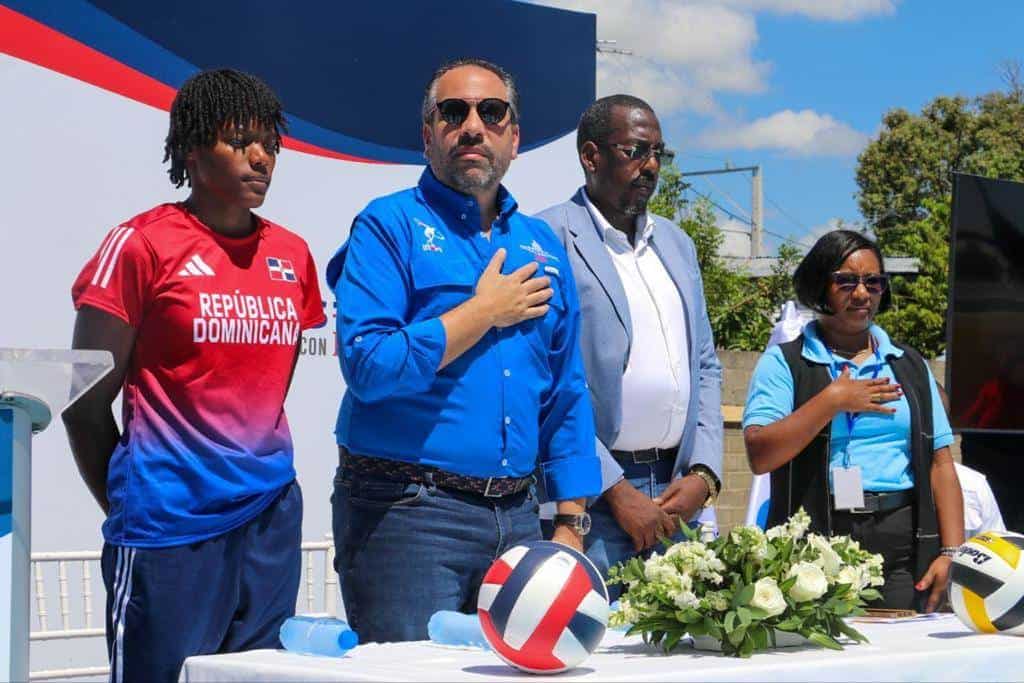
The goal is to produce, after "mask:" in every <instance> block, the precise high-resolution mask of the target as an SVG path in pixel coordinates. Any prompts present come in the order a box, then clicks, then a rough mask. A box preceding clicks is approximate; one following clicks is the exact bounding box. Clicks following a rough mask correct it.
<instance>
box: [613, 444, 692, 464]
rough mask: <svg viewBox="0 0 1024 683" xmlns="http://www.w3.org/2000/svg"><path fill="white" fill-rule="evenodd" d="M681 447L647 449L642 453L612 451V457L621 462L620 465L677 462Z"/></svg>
mask: <svg viewBox="0 0 1024 683" xmlns="http://www.w3.org/2000/svg"><path fill="white" fill-rule="evenodd" d="M678 452H679V447H678V446H676V447H675V448H645V449H644V450H642V451H612V457H613V458H615V459H616V460H618V461H619V464H634V465H645V464H649V463H652V462H658V461H659V460H667V459H671V460H675V459H676V453H678Z"/></svg>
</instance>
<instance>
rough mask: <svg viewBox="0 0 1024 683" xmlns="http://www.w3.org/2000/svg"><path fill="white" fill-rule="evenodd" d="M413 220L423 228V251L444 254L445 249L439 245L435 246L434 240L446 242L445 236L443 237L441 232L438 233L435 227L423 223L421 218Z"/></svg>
mask: <svg viewBox="0 0 1024 683" xmlns="http://www.w3.org/2000/svg"><path fill="white" fill-rule="evenodd" d="M413 220H414V221H415V222H416V225H418V226H420V227H421V228H423V238H424V242H423V245H422V246H423V251H434V252H437V253H439V254H440V253H443V252H444V249H442V248H441V247H440V246H439V245H437V244H434V240H442V241H443V240H444V235H442V234H441V233H440V232H438V231H437V228H435V227H434V226H433V225H427V224H426V223H424V222H423V221H421V220H420V219H419V218H413Z"/></svg>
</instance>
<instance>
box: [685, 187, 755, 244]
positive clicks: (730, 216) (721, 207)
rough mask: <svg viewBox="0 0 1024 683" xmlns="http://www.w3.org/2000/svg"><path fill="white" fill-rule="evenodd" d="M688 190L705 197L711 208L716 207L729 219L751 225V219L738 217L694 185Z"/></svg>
mask: <svg viewBox="0 0 1024 683" xmlns="http://www.w3.org/2000/svg"><path fill="white" fill-rule="evenodd" d="M688 189H689V190H690V191H691V192H693V193H694V194H695V195H697V196H698V197H703V198H704V199H705V200H707V202H708V203H709V204H711V206H713V207H715V208H716V209H718V210H719V211H721V212H722V213H724V214H725V215H726V216H728V217H729V218H731V219H733V220H736V221H739V222H740V223H745V224H747V225H750V219H749V218H744V217H743V216H737V215H736V214H734V213H733V212H732V211H730V210H729V209H727V208H725V207H724V206H722V205H721V204H719V203H718V202H716V201H715V200H714V199H712V198H711V195H709V194H704V193H703V192H701V191H700V190H697V189H695V188H694V187H693V186H692V185H691V186H690V187H689V188H688ZM744 234H745V235H749V234H750V233H749V232H745V233H744Z"/></svg>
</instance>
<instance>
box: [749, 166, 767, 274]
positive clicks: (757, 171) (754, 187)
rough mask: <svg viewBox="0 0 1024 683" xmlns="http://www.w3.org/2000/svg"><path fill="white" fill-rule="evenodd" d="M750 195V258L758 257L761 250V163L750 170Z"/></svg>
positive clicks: (762, 205)
mask: <svg viewBox="0 0 1024 683" xmlns="http://www.w3.org/2000/svg"><path fill="white" fill-rule="evenodd" d="M751 176H752V177H751V184H750V186H751V197H750V258H758V257H759V256H761V252H762V251H763V247H762V245H763V239H764V237H763V235H764V191H763V189H762V187H761V165H760V164H758V165H757V166H755V167H754V170H753V171H752V172H751Z"/></svg>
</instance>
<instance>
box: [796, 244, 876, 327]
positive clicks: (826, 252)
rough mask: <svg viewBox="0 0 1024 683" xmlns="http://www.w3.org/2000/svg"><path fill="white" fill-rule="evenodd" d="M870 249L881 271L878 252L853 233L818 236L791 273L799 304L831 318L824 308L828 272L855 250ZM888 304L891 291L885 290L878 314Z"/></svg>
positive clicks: (826, 295)
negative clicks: (876, 258)
mask: <svg viewBox="0 0 1024 683" xmlns="http://www.w3.org/2000/svg"><path fill="white" fill-rule="evenodd" d="M861 249H870V250H871V251H872V252H873V253H874V254H875V256H877V257H878V263H879V267H880V268H881V270H882V272H883V273H884V272H885V259H884V258H882V251H881V250H880V249H879V248H878V245H877V244H875V242H874V241H873V240H871V239H870V238H868V237H866V236H864V235H862V234H861V233H859V232H855V231H853V230H833V231H832V232H828V233H825V234H824V235H822V236H821V237H820V238H819V239H818V241H817V242H815V243H814V246H813V247H811V250H810V251H809V252H807V254H806V255H805V256H804V259H803V260H802V261H801V262H800V265H798V266H797V267H796V271H794V272H793V289H794V290H796V298H797V299H798V300H799V301H800V303H801V304H803V305H804V306H806V307H807V308H809V309H811V310H812V311H817V312H818V313H823V314H825V315H833V314H834V313H835V311H833V310H832V309H831V308H830V307H829V305H828V287H829V284H830V282H831V280H830V278H831V275H832V273H834V272H836V271H837V270H839V268H841V267H842V265H843V262H844V261H845V260H846V259H848V258H849V257H850V254H852V253H853V252H855V251H860V250H861ZM891 305H892V292H891V291H890V288H888V287H887V288H886V289H885V291H883V292H882V299H881V301H879V304H878V312H879V313H882V312H884V311H886V310H888V309H889V307H890V306H891Z"/></svg>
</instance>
